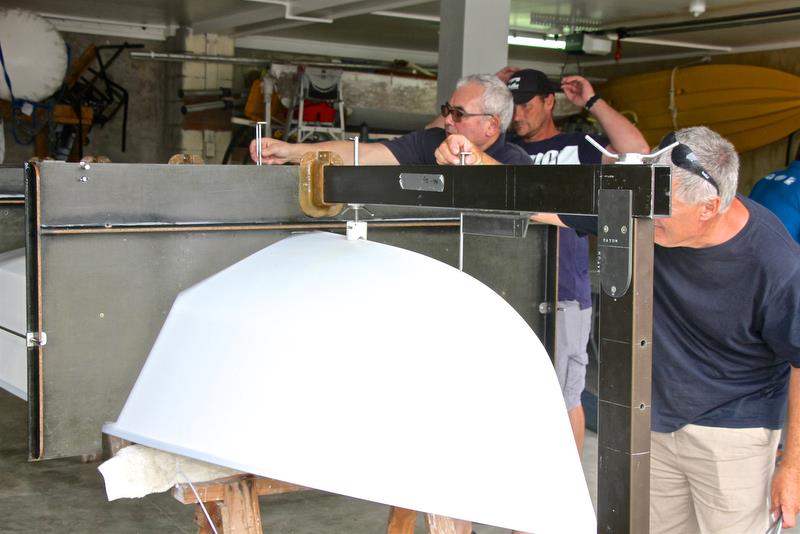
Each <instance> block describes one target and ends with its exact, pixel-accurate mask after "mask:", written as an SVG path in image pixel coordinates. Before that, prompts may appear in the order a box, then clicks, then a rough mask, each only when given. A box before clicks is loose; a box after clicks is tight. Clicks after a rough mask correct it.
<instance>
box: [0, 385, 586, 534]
mask: <svg viewBox="0 0 800 534" xmlns="http://www.w3.org/2000/svg"><path fill="white" fill-rule="evenodd" d="M587 434H588V435H587V439H586V450H585V453H584V470H585V472H586V473H587V477H588V479H589V480H590V489H591V494H592V500H593V502H594V498H595V495H594V494H595V492H594V487H595V484H594V481H595V478H596V463H597V436H596V435H595V434H593V433H590V432H587ZM97 465H98V464H96V463H89V464H84V463H81V462H80V461H79V460H78V459H76V458H67V459H60V460H48V461H45V462H39V463H30V462H28V461H27V431H26V404H25V402H23V401H22V400H20V399H18V398H17V397H14V396H12V395H10V394H9V393H7V392H5V391H3V390H0V532H3V533H14V534H17V533H19V534H22V533H25V534H30V533H51V532H52V533H56V532H57V533H60V534H63V533H72V532H75V533H78V532H80V533H90V532H107V533H113V534H135V533H148V534H152V533H154V532H158V533H162V532H164V533H172V532H174V533H187V534H189V533H192V534H194V533H195V532H197V528H196V527H195V526H194V509H193V507H192V506H187V505H183V504H180V503H179V502H178V501H176V500H174V499H173V498H172V496H171V495H170V494H169V493H161V494H155V495H149V496H147V497H144V498H142V499H121V500H117V501H113V502H108V501H107V500H106V495H105V489H104V486H103V480H102V477H101V476H100V473H99V472H98V471H97ZM261 513H262V521H263V525H264V532H268V533H270V534H312V533H313V534H318V533H320V532H324V533H326V534H361V533H364V534H366V533H370V534H374V533H380V532H385V531H386V521H387V518H388V513H389V509H388V507H386V506H383V505H380V504H375V503H371V502H367V501H361V500H358V499H352V498H349V497H342V496H339V495H333V494H330V493H325V492H321V491H307V492H300V493H292V494H286V495H275V496H270V497H262V498H261ZM417 519H418V521H417V529H416V532H417V533H419V534H422V533H424V532H425V528H424V526H423V522H422V517H421V514H418V518H417ZM475 532H476V533H477V534H500V533H505V532H508V531H506V530H502V529H498V528H493V527H486V526H482V525H475Z"/></svg>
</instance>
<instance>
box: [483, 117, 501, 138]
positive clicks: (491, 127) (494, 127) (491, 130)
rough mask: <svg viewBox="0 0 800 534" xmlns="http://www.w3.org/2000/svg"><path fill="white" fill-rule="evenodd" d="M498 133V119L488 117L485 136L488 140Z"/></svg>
mask: <svg viewBox="0 0 800 534" xmlns="http://www.w3.org/2000/svg"><path fill="white" fill-rule="evenodd" d="M499 131H500V119H499V118H497V117H495V116H494V115H492V116H491V117H489V123H488V124H487V125H486V132H485V136H486V138H487V139H488V138H490V137H493V136H495V135H497V133H498V132H499Z"/></svg>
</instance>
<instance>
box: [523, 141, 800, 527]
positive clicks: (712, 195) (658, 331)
mask: <svg viewBox="0 0 800 534" xmlns="http://www.w3.org/2000/svg"><path fill="white" fill-rule="evenodd" d="M662 146H663V147H667V146H671V147H672V150H669V151H667V152H666V153H664V154H662V155H661V157H660V158H659V160H658V161H657V163H659V164H666V165H670V166H671V168H672V215H671V217H667V218H660V219H656V220H655V223H654V226H655V243H656V246H655V249H654V256H655V258H654V260H655V264H654V274H653V385H652V392H653V402H652V416H651V428H652V432H651V455H650V456H651V464H650V532H651V534H660V533H673V532H681V533H683V534H695V533H701V532H703V533H707V532H713V533H715V534H741V533H745V532H747V533H750V532H752V533H760V532H765V531H766V529H767V528H768V526H769V523H770V519H771V517H770V516H772V517H773V518H775V519H776V520H777V521H780V520H781V519H780V518H781V516H782V522H783V525H784V526H785V527H789V528H791V527H794V526H795V522H796V521H795V517H796V514H797V513H798V510H800V246H798V244H797V243H796V242H794V241H793V240H792V238H791V237H790V236H789V234H788V233H787V232H786V229H785V228H784V227H783V226H782V225H781V224H780V223H779V222H778V221H777V220H776V218H775V216H774V215H773V214H772V213H771V212H770V211H768V210H767V209H766V208H764V207H763V206H761V205H759V204H757V203H756V202H753V201H752V200H750V199H748V198H747V197H744V196H741V195H738V194H737V193H736V189H737V182H738V173H739V157H738V155H737V154H736V150H735V149H734V147H733V145H732V144H731V143H730V142H728V141H727V140H726V139H724V138H722V137H721V136H720V135H718V134H716V133H715V132H713V131H711V130H709V129H708V128H705V127H694V128H686V129H683V130H680V131H678V132H676V133H675V134H672V135H670V136H667V137H666V138H665V140H664V141H663V142H662ZM538 218H539V220H543V221H546V222H558V221H559V220H560V221H563V222H564V223H567V224H568V225H570V226H573V227H576V228H582V229H584V230H588V231H592V232H595V231H596V230H597V219H596V217H578V216H570V215H561V216H560V218H559V216H546V215H543V216H539V217H538ZM787 398H788V435H787V436H786V437H785V442H786V446H785V448H784V451H783V454H782V458H781V462H780V464H779V465H778V467H777V468H775V469H774V474H773V468H774V465H775V454H776V448H777V444H778V438H779V434H780V428H781V426H782V424H783V418H784V414H783V408H784V405H785V404H786V402H787ZM770 477H772V482H771V488H770ZM770 512H771V513H770Z"/></svg>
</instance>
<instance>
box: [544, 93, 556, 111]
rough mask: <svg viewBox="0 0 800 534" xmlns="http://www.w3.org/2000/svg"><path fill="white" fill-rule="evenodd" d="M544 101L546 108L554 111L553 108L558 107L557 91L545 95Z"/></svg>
mask: <svg viewBox="0 0 800 534" xmlns="http://www.w3.org/2000/svg"><path fill="white" fill-rule="evenodd" d="M542 102H543V103H544V109H546V110H547V111H553V108H554V107H556V95H555V93H550V94H549V95H545V96H543V97H542Z"/></svg>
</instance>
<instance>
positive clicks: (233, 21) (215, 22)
mask: <svg viewBox="0 0 800 534" xmlns="http://www.w3.org/2000/svg"><path fill="white" fill-rule="evenodd" d="M282 16H283V9H282V8H281V7H280V6H252V7H251V6H248V8H247V9H242V10H238V11H234V12H232V13H231V12H230V11H226V12H225V13H221V14H219V15H214V16H213V17H208V18H206V19H202V20H196V21H194V22H193V23H192V31H194V32H195V33H227V32H228V31H229V30H232V29H233V28H236V27H238V26H243V25H245V24H253V23H255V22H264V21H268V20H274V19H277V18H279V17H282Z"/></svg>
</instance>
